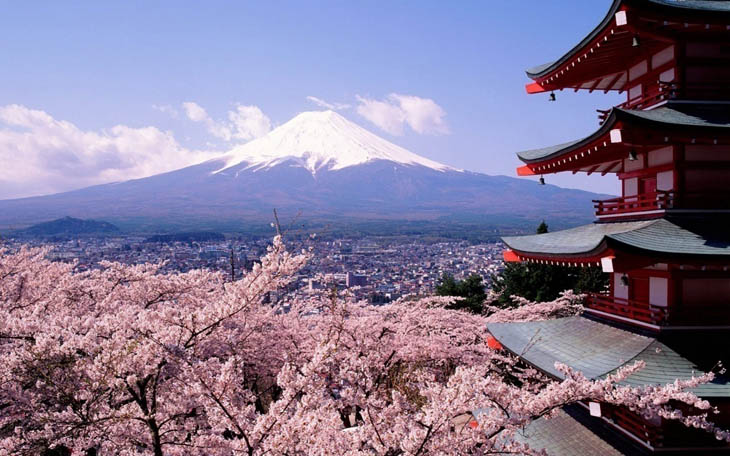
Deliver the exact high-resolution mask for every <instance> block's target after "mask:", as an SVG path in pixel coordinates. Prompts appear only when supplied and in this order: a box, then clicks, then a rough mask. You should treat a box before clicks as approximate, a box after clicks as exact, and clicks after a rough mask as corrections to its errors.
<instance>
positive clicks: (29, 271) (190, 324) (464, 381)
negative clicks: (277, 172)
mask: <svg viewBox="0 0 730 456" xmlns="http://www.w3.org/2000/svg"><path fill="white" fill-rule="evenodd" d="M46 254H47V251H46V250H44V249H29V248H22V249H21V250H20V251H19V252H16V253H10V252H7V251H0V364H1V365H2V366H3V369H1V370H0V454H2V455H4V454H8V455H9V454H13V455H31V454H42V453H44V452H45V451H46V450H48V449H54V448H55V449H63V450H64V451H67V452H70V453H71V454H80V455H81V454H101V455H104V454H115V455H125V456H126V455H130V456H131V455H148V454H149V455H155V456H162V455H214V456H217V455H221V456H223V455H226V456H228V455H238V454H246V455H251V456H253V455H263V454H269V455H313V454H317V455H383V456H386V455H389V456H395V455H401V454H407V455H437V454H438V455H443V454H474V455H481V454H494V453H505V452H512V453H520V452H521V453H524V454H535V452H533V451H532V450H531V449H530V448H528V447H527V446H526V445H525V444H523V443H518V442H516V441H515V440H514V439H512V436H514V434H515V433H516V432H517V431H519V430H520V429H521V428H523V427H524V426H525V425H527V424H528V423H530V422H531V421H532V420H535V419H537V418H539V417H543V416H551V415H552V414H553V413H555V411H556V410H557V409H558V408H560V407H562V406H563V405H565V404H570V403H574V402H576V401H582V400H596V401H601V402H607V403H613V404H617V405H620V406H626V407H629V408H631V409H632V410H635V411H637V412H639V413H641V414H643V415H645V416H647V417H654V416H662V417H664V418H666V419H675V420H679V421H681V422H683V423H685V424H687V425H690V426H694V427H700V428H704V429H707V430H708V431H712V432H715V433H716V434H717V436H718V438H723V439H727V438H728V436H727V434H726V433H724V431H722V430H720V429H717V428H715V427H714V426H713V425H712V424H711V423H710V422H709V421H708V420H707V416H706V415H705V414H703V413H699V414H693V415H688V414H683V413H682V412H680V411H679V410H677V409H675V408H673V407H672V404H686V405H687V406H689V407H692V408H694V409H698V410H701V411H705V412H711V411H712V409H711V407H710V406H709V404H707V403H706V402H705V401H702V400H700V399H698V398H697V397H696V396H694V395H693V394H691V393H689V392H687V389H688V388H691V387H693V386H696V385H697V384H699V383H701V382H706V381H709V380H710V379H711V375H707V376H703V377H697V378H695V379H692V380H687V381H678V382H676V383H674V384H672V385H667V386H657V387H651V388H632V387H627V386H621V385H619V383H620V382H621V381H622V380H623V379H625V378H626V377H627V376H629V375H631V374H632V373H633V372H635V371H636V369H640V368H641V365H638V364H637V365H634V366H631V367H629V368H625V369H622V370H620V371H619V372H618V373H616V374H615V375H613V376H610V377H608V378H606V379H603V380H600V381H592V380H589V379H586V378H585V377H583V376H582V375H581V374H580V373H578V372H574V371H572V370H571V369H569V368H568V367H565V366H561V367H560V368H561V369H562V370H563V372H564V374H565V380H562V381H556V380H553V379H549V378H547V377H545V376H543V375H541V374H540V373H538V372H536V371H534V370H531V369H529V368H526V367H525V366H522V365H520V363H519V360H517V359H515V358H512V357H510V356H508V355H507V354H504V353H500V352H499V351H495V350H492V349H490V348H489V347H488V345H487V337H488V335H487V332H486V324H487V317H483V316H479V315H473V314H469V313H466V312H461V311H458V310H449V309H446V306H447V305H448V304H449V303H450V302H451V298H439V297H434V298H424V299H418V300H401V301H398V302H395V303H392V304H390V305H385V306H377V307H376V306H369V305H366V304H365V303H359V302H354V301H353V300H351V299H347V298H346V297H345V298H343V297H341V296H338V295H337V294H336V293H333V294H327V293H325V294H323V295H322V296H320V297H316V298H312V299H310V300H307V301H302V300H297V299H291V300H288V301H286V302H273V303H272V302H270V301H271V299H270V297H271V295H272V292H274V291H276V290H280V289H281V288H282V287H284V286H286V285H287V283H289V282H290V281H291V280H292V278H293V276H294V274H295V273H296V272H297V271H298V270H299V269H300V268H301V267H302V266H303V265H304V264H305V263H306V261H307V259H308V254H307V252H303V253H301V254H291V253H289V252H288V251H287V250H286V248H285V246H284V243H283V241H282V239H281V238H280V237H276V238H275V239H274V241H273V243H272V245H271V246H270V247H269V249H268V252H267V253H266V255H265V256H264V257H262V258H261V260H260V262H259V263H257V264H256V265H255V266H254V267H253V269H252V270H251V271H249V272H248V273H246V275H245V276H244V277H243V278H242V279H241V280H238V281H235V282H227V281H226V280H225V277H224V276H223V275H221V274H219V273H214V272H210V271H205V270H196V271H190V272H186V273H175V274H160V273H159V272H158V270H159V265H150V264H145V265H136V266H126V265H121V264H117V263H105V264H103V267H102V268H101V269H98V270H93V271H86V272H76V271H75V270H74V265H73V264H63V263H54V262H50V261H48V260H46V259H45V256H46ZM562 299H563V301H561V302H556V303H552V304H550V305H548V306H542V307H534V306H533V310H532V311H527V312H525V311H519V309H517V310H515V311H513V313H512V314H501V316H497V315H499V314H495V315H492V316H491V317H489V318H498V319H499V321H515V320H518V319H529V318H532V316H534V315H535V312H534V310H535V309H542V310H541V312H542V313H541V315H543V316H546V315H548V314H550V315H555V314H560V312H563V311H566V309H568V310H567V311H568V312H572V311H573V310H571V309H572V307H571V306H572V305H573V304H570V303H574V298H573V297H571V296H570V295H566V296H564V297H563V298H562ZM528 307H529V305H528ZM550 309H551V310H550ZM475 410H483V411H484V412H483V413H480V414H479V415H478V417H477V419H476V424H475V425H473V426H470V425H467V424H464V422H463V420H460V419H459V418H460V417H463V416H465V415H468V416H471V414H472V412H473V411H475Z"/></svg>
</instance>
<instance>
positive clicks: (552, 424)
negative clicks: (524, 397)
mask: <svg viewBox="0 0 730 456" xmlns="http://www.w3.org/2000/svg"><path fill="white" fill-rule="evenodd" d="M515 440H517V441H518V442H522V443H525V444H527V445H528V446H529V447H530V448H532V449H533V450H538V451H539V450H545V451H546V452H547V454H548V455H549V456H620V455H623V454H624V453H622V452H619V451H618V450H616V449H615V448H614V447H612V446H611V445H609V444H608V443H606V442H605V441H604V440H603V439H601V438H600V437H599V436H598V435H596V434H594V433H593V432H592V431H591V430H590V429H588V428H586V427H585V426H583V425H582V424H580V423H579V422H578V421H576V420H575V419H574V418H573V417H571V416H570V415H568V414H567V413H565V412H564V411H562V410H560V411H559V412H558V413H557V415H556V416H554V417H553V418H550V419H548V418H544V417H543V418H539V419H537V420H535V421H533V422H532V423H530V424H529V425H527V426H526V427H525V429H524V430H523V431H521V432H519V433H517V434H516V435H515Z"/></svg>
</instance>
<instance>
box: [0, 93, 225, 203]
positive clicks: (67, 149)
mask: <svg viewBox="0 0 730 456" xmlns="http://www.w3.org/2000/svg"><path fill="white" fill-rule="evenodd" d="M219 153H220V152H215V151H202V150H191V149H188V148H186V147H183V146H181V145H180V144H179V143H178V142H177V140H176V139H175V137H174V135H173V134H172V132H170V131H162V130H160V129H158V128H156V127H152V126H148V127H141V128H133V127H129V126H126V125H115V126H113V127H111V128H107V129H103V130H99V131H92V130H83V129H81V128H79V127H77V126H76V125H74V124H73V123H71V122H69V121H66V120H58V119H55V118H54V117H52V116H51V115H50V114H48V113H47V112H45V111H41V110H36V109H31V108H28V107H26V106H22V105H17V104H11V105H5V106H0V163H3V166H1V167H0V198H19V197H24V196H32V195H41V194H48V193H57V192H62V191H66V190H71V189H75V188H80V187H86V186H89V185H94V184H100V183H105V182H115V181H123V180H128V179H134V178H139V177H146V176H151V175H154V174H159V173H162V172H166V171H171V170H174V169H178V168H181V167H184V166H188V165H190V164H193V163H199V162H202V161H204V160H206V159H208V158H211V157H213V156H215V155H217V154H219Z"/></svg>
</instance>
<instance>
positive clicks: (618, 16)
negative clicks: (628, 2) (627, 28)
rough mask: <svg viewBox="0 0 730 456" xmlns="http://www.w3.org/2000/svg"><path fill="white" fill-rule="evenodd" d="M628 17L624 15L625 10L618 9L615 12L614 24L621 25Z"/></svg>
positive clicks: (626, 22) (625, 22) (624, 23)
mask: <svg viewBox="0 0 730 456" xmlns="http://www.w3.org/2000/svg"><path fill="white" fill-rule="evenodd" d="M628 23H629V21H628V18H627V17H626V11H619V12H617V13H616V25H617V26H618V27H621V26H622V25H626V24H628Z"/></svg>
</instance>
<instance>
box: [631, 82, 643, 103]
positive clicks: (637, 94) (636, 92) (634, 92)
mask: <svg viewBox="0 0 730 456" xmlns="http://www.w3.org/2000/svg"><path fill="white" fill-rule="evenodd" d="M636 98H641V84H637V85H635V86H633V87H632V88H630V89H629V100H634V99H636Z"/></svg>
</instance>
